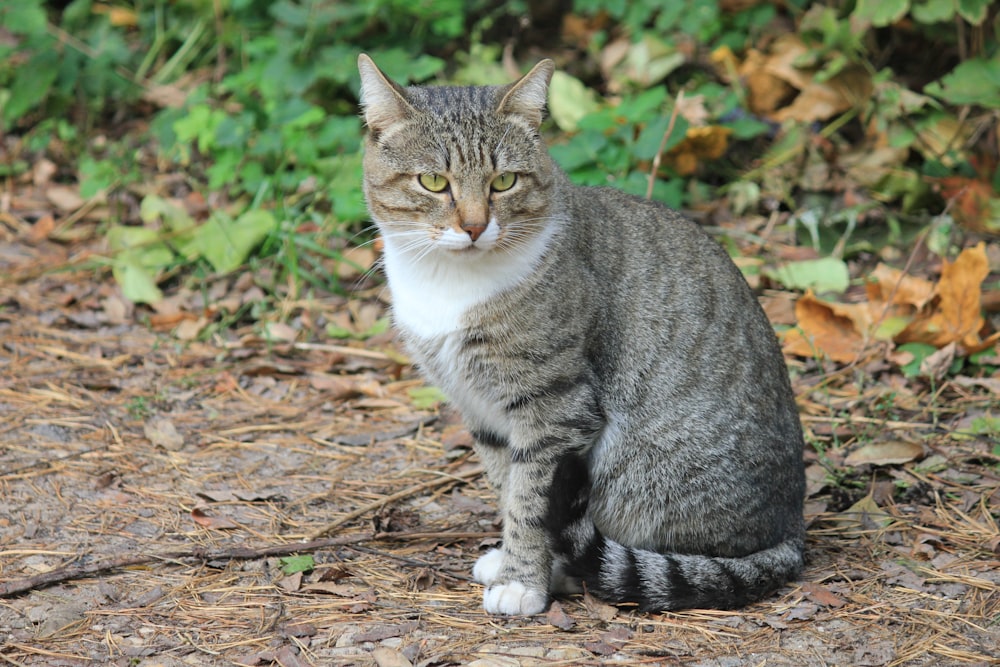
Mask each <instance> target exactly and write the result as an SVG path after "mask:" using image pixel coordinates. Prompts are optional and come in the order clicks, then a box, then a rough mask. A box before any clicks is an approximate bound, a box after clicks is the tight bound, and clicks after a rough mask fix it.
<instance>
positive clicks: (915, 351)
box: [896, 343, 937, 378]
mask: <svg viewBox="0 0 1000 667" xmlns="http://www.w3.org/2000/svg"><path fill="white" fill-rule="evenodd" d="M896 351H897V352H907V353H909V354H912V355H913V359H912V360H911V361H909V362H908V363H906V364H904V365H903V366H902V367H901V368H900V370H901V371H902V372H903V375H904V376H905V377H908V378H913V377H917V376H918V375H920V364H922V363H923V362H924V359H926V358H927V357H929V356H931V355H932V354H934V353H935V352H937V348H936V347H934V346H933V345H930V344H928V343H904V344H902V345H900V346H899V347H897V348H896Z"/></svg>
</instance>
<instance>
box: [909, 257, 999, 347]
mask: <svg viewBox="0 0 1000 667" xmlns="http://www.w3.org/2000/svg"><path fill="white" fill-rule="evenodd" d="M989 272H990V269H989V264H988V262H987V259H986V244H985V242H980V243H979V245H977V246H975V247H972V248H966V249H965V250H963V251H962V252H961V254H959V256H958V258H957V259H956V260H955V261H954V262H948V261H945V262H944V264H943V266H942V268H941V280H940V281H939V282H938V284H937V286H936V287H935V290H934V293H935V298H934V300H933V301H932V302H931V303H929V304H928V305H927V307H926V308H924V309H923V310H921V311H920V312H919V313H918V314H917V315H916V317H914V319H913V321H912V322H910V324H908V325H907V327H906V328H905V329H903V331H901V332H900V333H899V335H897V336H896V342H899V343H910V342H917V343H930V344H931V345H934V346H935V347H944V346H945V345H947V344H948V343H959V344H960V345H962V346H963V347H964V348H965V349H966V350H968V351H972V352H976V351H979V350H981V349H984V347H987V346H988V345H989V344H992V339H990V341H989V342H986V343H984V341H983V340H981V339H980V337H979V332H980V330H981V329H982V328H983V324H984V323H985V320H984V319H983V315H982V312H981V309H980V305H979V298H980V294H981V285H982V283H983V280H984V279H985V278H986V276H987V275H989Z"/></svg>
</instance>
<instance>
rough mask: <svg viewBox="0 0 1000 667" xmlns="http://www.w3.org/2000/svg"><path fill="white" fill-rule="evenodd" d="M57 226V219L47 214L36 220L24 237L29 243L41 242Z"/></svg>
mask: <svg viewBox="0 0 1000 667" xmlns="http://www.w3.org/2000/svg"><path fill="white" fill-rule="evenodd" d="M55 228H56V219H55V218H53V217H52V216H51V215H49V214H46V215H43V216H42V217H40V218H39V219H38V220H35V223H34V224H33V225H31V228H30V229H29V230H28V233H27V234H25V236H24V238H25V240H26V241H27V242H28V243H31V244H35V245H37V244H39V243H41V242H42V241H44V240H45V239H46V238H48V236H49V234H51V233H52V231H53V230H54V229H55Z"/></svg>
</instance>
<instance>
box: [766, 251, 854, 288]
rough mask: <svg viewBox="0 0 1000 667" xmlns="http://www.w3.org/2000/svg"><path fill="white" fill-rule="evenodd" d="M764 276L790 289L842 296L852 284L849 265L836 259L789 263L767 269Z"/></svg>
mask: <svg viewBox="0 0 1000 667" xmlns="http://www.w3.org/2000/svg"><path fill="white" fill-rule="evenodd" d="M764 275H766V276H767V277H768V278H771V279H772V280H775V281H777V282H779V283H781V284H782V285H784V286H785V287H788V288H790V289H798V290H807V289H812V290H814V291H815V292H818V293H822V292H836V293H838V294H840V293H842V292H844V291H845V290H846V289H847V286H848V284H849V282H850V273H849V272H848V270H847V264H845V263H844V261H843V260H841V259H837V258H836V257H822V258H820V259H806V260H802V261H799V262H788V263H786V264H782V265H781V266H778V267H776V268H773V269H765V270H764Z"/></svg>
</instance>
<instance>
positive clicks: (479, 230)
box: [462, 225, 486, 243]
mask: <svg viewBox="0 0 1000 667" xmlns="http://www.w3.org/2000/svg"><path fill="white" fill-rule="evenodd" d="M462 229H463V230H464V231H465V233H466V234H468V235H469V238H470V239H472V241H473V243H475V242H476V241H477V240H478V239H479V237H480V236H482V235H483V232H485V231H486V225H462Z"/></svg>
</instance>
